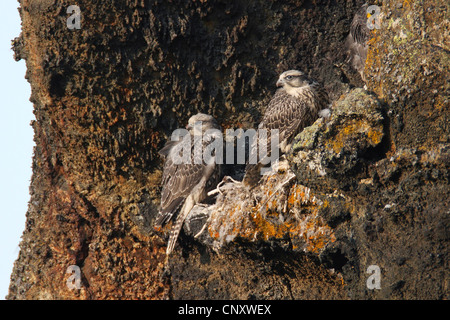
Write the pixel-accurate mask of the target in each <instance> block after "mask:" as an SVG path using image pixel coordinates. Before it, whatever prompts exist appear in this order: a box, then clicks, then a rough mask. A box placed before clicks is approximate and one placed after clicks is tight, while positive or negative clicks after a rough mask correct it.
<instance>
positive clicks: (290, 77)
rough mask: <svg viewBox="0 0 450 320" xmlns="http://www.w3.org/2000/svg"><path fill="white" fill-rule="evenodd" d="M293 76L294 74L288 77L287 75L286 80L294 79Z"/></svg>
mask: <svg viewBox="0 0 450 320" xmlns="http://www.w3.org/2000/svg"><path fill="white" fill-rule="evenodd" d="M293 77H294V76H287V77H286V80H292V78H293Z"/></svg>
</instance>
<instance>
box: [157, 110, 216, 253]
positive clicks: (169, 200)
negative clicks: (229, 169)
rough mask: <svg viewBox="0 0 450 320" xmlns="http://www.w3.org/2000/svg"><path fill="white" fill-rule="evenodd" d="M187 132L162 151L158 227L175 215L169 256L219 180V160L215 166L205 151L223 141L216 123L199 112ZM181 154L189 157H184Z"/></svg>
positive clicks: (168, 249)
mask: <svg viewBox="0 0 450 320" xmlns="http://www.w3.org/2000/svg"><path fill="white" fill-rule="evenodd" d="M186 129H188V133H189V134H188V135H186V136H185V138H183V139H180V141H169V142H168V143H167V144H166V145H165V146H164V148H163V149H161V151H160V155H162V156H164V157H165V158H166V159H165V163H164V168H163V176H162V182H161V184H162V192H161V207H160V210H159V213H158V216H157V217H156V220H155V228H160V227H162V226H164V225H165V224H166V223H168V222H169V221H170V220H171V219H172V216H174V215H176V220H175V222H174V223H173V226H172V229H171V231H170V236H169V242H168V244H167V250H166V252H167V254H168V255H169V254H170V253H171V252H172V250H173V248H174V246H175V243H176V241H177V238H178V235H179V233H180V231H181V228H182V226H183V222H184V220H185V218H186V216H187V215H188V213H189V211H191V209H192V208H193V207H194V205H195V204H197V203H199V202H201V201H203V200H204V199H205V198H206V196H207V193H208V191H210V190H211V189H213V188H215V187H216V185H217V184H218V183H219V178H220V168H221V166H220V161H217V162H218V163H216V161H215V160H216V159H215V158H214V157H213V158H212V159H209V160H210V161H208V159H207V157H205V156H204V152H203V151H204V150H205V149H206V148H207V147H208V145H210V144H211V143H213V142H214V141H215V140H216V139H222V135H221V131H220V127H219V125H218V124H217V122H216V120H215V119H214V118H213V117H212V116H210V115H207V114H203V113H198V114H196V115H195V116H192V117H191V118H190V119H189V122H188V125H187V126H186ZM183 144H184V145H183ZM181 151H184V152H186V153H187V154H186V155H184V156H182V155H181V153H182V152H181ZM212 153H214V152H212ZM212 156H215V155H214V154H212Z"/></svg>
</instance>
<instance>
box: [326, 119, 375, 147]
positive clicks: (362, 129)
mask: <svg viewBox="0 0 450 320" xmlns="http://www.w3.org/2000/svg"><path fill="white" fill-rule="evenodd" d="M359 134H364V135H365V136H366V137H367V138H368V140H369V143H370V144H371V145H372V146H375V145H377V144H379V143H380V142H381V139H382V138H383V130H382V128H378V127H377V128H374V127H372V126H370V125H369V124H368V123H367V121H364V120H352V121H351V122H350V123H349V124H347V125H346V126H345V127H344V128H342V129H341V130H339V132H338V134H337V135H336V136H335V137H334V139H333V140H332V141H331V142H330V144H328V145H327V148H328V149H329V150H330V149H331V150H333V151H334V153H336V154H338V153H340V152H341V151H342V149H343V148H344V145H345V144H346V141H348V140H349V139H351V138H356V137H357V135H359Z"/></svg>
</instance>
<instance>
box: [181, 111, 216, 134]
mask: <svg viewBox="0 0 450 320" xmlns="http://www.w3.org/2000/svg"><path fill="white" fill-rule="evenodd" d="M186 129H188V130H189V132H191V133H193V134H202V133H203V132H205V131H206V130H210V129H220V127H219V125H218V124H217V121H216V119H214V118H213V117H212V116H210V115H209V114H204V113H197V114H196V115H195V116H192V117H190V118H189V120H188V124H187V125H186Z"/></svg>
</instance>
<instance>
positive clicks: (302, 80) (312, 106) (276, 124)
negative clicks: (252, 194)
mask: <svg viewBox="0 0 450 320" xmlns="http://www.w3.org/2000/svg"><path fill="white" fill-rule="evenodd" d="M276 85H277V87H280V88H279V89H278V90H277V91H276V92H275V94H274V96H273V98H272V100H271V101H270V102H269V105H268V106H267V109H266V110H265V112H264V115H263V118H262V121H261V122H260V124H259V126H258V129H266V130H267V140H266V141H267V143H268V146H267V149H266V150H267V151H268V152H267V157H270V150H271V148H270V144H271V138H270V137H271V132H272V130H278V139H279V150H280V151H281V153H282V154H284V153H286V152H287V151H289V149H290V147H291V143H292V139H293V138H294V137H295V135H296V134H297V133H299V132H301V131H302V130H303V129H304V128H305V127H307V126H310V125H311V124H313V123H314V121H316V120H317V119H318V117H319V113H320V112H321V111H322V110H326V109H327V108H328V104H329V99H328V95H327V93H326V91H325V89H324V88H323V87H322V86H321V85H319V83H317V82H316V81H314V80H312V79H310V78H309V77H307V76H306V75H305V74H304V73H303V72H301V71H299V70H289V71H285V72H283V73H282V74H281V75H280V77H279V79H278V81H277V83H276ZM256 140H258V139H255V141H256ZM258 144H259V143H253V144H252V146H251V149H252V150H253V151H252V152H251V153H250V157H249V162H248V164H247V166H246V170H245V171H246V172H245V176H244V180H243V181H244V183H245V184H247V185H250V186H254V185H255V184H256V182H258V181H259V178H260V176H261V174H260V173H261V168H262V167H263V164H262V163H263V161H262V160H263V159H261V158H259V159H257V161H256V160H255V159H254V157H255V156H257V155H258V153H257V152H254V149H255V148H258V147H261V146H258ZM252 157H253V158H252ZM255 163H256V164H255Z"/></svg>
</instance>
